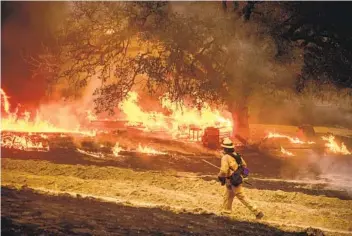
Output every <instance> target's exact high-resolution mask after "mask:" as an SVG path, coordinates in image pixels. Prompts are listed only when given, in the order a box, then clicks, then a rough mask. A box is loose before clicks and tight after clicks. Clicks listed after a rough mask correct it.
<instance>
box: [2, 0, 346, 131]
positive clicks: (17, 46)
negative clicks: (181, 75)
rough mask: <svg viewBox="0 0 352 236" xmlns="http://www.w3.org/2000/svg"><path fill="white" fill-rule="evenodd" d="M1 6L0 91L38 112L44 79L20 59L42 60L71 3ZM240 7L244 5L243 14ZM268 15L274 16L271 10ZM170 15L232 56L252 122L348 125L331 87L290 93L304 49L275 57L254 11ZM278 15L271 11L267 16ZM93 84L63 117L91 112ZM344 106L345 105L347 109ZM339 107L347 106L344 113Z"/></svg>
mask: <svg viewBox="0 0 352 236" xmlns="http://www.w3.org/2000/svg"><path fill="white" fill-rule="evenodd" d="M5 4H6V6H7V7H3V8H2V13H3V14H2V17H3V24H2V35H3V37H2V39H3V40H2V49H3V50H2V59H3V60H2V79H3V80H2V82H3V83H2V87H3V88H4V90H5V91H6V92H7V93H8V94H9V95H10V96H11V102H12V103H14V104H16V103H22V104H23V105H24V106H25V107H28V106H35V107H38V106H39V104H43V102H44V95H45V90H46V80H45V79H46V78H44V77H36V78H35V79H32V71H31V68H30V65H28V64H27V63H26V62H25V61H23V59H22V55H23V54H31V55H33V56H35V55H37V54H40V52H41V50H42V47H41V46H42V44H45V45H49V46H50V45H51V44H53V42H54V41H55V33H56V30H57V29H58V27H59V26H60V24H61V23H62V22H64V19H65V16H66V13H67V9H68V6H69V3H65V2H55V3H53V2H5V3H4V4H3V5H4V6H5ZM244 4H245V3H242V2H241V3H240V8H241V7H243V5H244ZM268 4H269V3H267V4H259V5H258V11H261V9H260V8H261V6H264V7H265V6H266V7H268ZM270 4H273V3H270ZM270 9H271V10H275V7H271V8H270ZM10 10H11V11H10ZM168 10H169V11H170V12H172V13H177V14H181V15H183V16H186V17H194V18H198V19H201V20H202V21H203V22H207V23H208V24H209V28H211V32H212V34H213V35H212V36H213V38H215V39H216V40H219V41H221V43H222V44H223V45H224V50H227V52H228V54H230V55H231V62H230V63H228V66H227V67H226V70H227V71H226V72H227V73H229V74H230V75H231V78H232V81H230V84H231V90H232V91H233V92H232V95H233V99H237V98H238V97H241V96H242V97H247V96H248V103H249V108H250V122H251V123H274V124H293V125H296V124H300V123H311V124H313V125H340V126H344V127H352V123H351V110H350V109H349V108H348V105H349V106H350V105H351V98H350V97H349V96H348V95H347V94H346V96H341V92H340V91H337V90H336V89H335V90H333V91H335V92H334V93H335V95H331V96H330V97H329V98H325V99H321V96H320V94H322V93H325V92H326V93H330V94H332V92H331V91H332V90H331V89H330V90H329V89H327V88H326V89H324V90H322V89H320V86H318V85H315V86H316V88H315V89H310V88H311V87H314V86H313V85H309V86H308V87H307V89H306V91H305V92H304V94H297V93H294V90H295V81H296V80H297V75H298V74H300V71H301V67H302V64H303V56H302V50H301V49H300V48H299V47H298V46H297V47H295V46H294V45H293V46H292V47H291V48H290V49H289V50H288V51H289V52H288V53H287V55H288V56H286V58H279V59H278V58H277V55H278V50H279V49H278V47H277V44H276V42H275V40H274V39H273V38H272V37H271V35H270V34H269V32H268V29H267V27H266V26H265V25H264V24H262V23H261V22H260V19H259V17H257V16H256V14H254V13H253V15H252V18H251V20H250V21H248V22H244V21H243V20H242V18H241V17H239V16H238V15H236V14H235V13H232V12H230V11H229V12H227V13H224V12H223V10H222V5H221V3H220V2H169V4H168ZM8 12H10V13H8ZM5 13H8V14H5ZM280 14H281V13H280V11H279V10H277V9H276V11H275V14H274V13H273V16H272V17H278V16H280ZM5 17H6V18H5ZM287 58H289V59H287ZM93 81H94V79H93ZM263 84H264V85H263ZM98 86H99V84H97V82H92V83H91V84H90V85H89V86H88V88H86V89H84V90H82V91H81V94H80V95H79V96H78V97H77V98H76V104H82V105H81V106H77V105H72V104H71V105H70V106H71V107H72V109H68V110H67V113H70V114H71V113H72V112H71V110H76V108H77V107H78V108H83V107H85V108H86V107H89V106H91V107H90V109H92V107H93V103H92V99H91V97H92V94H93V91H94V89H95V88H96V87H98ZM68 87H69V85H67V84H61V85H57V87H56V88H55V92H54V94H52V95H51V97H50V99H49V100H48V99H46V101H45V103H46V104H47V105H41V106H40V109H41V111H43V112H44V110H45V108H44V107H45V106H47V107H48V110H51V109H53V108H54V104H55V103H57V102H58V101H59V103H60V106H61V105H62V104H63V103H64V101H66V98H65V97H66V94H65V89H67V88H68ZM323 91H324V92H323ZM329 91H330V92H329ZM138 93H139V94H140V97H141V98H143V99H140V102H141V103H140V104H141V105H142V107H145V108H146V109H147V110H149V109H155V108H156V109H157V111H161V107H160V106H158V104H159V103H158V101H157V98H156V97H153V98H148V96H147V94H146V93H145V92H142V91H141V90H138ZM346 98H349V99H346ZM88 100H89V101H88ZM326 100H329V103H326ZM347 101H349V102H350V103H349V104H346V102H347ZM341 104H344V105H343V107H342V105H341ZM49 106H50V107H51V108H50V109H49ZM62 112H64V111H62ZM44 113H46V112H44ZM48 113H50V112H48ZM67 115H68V116H69V114H67Z"/></svg>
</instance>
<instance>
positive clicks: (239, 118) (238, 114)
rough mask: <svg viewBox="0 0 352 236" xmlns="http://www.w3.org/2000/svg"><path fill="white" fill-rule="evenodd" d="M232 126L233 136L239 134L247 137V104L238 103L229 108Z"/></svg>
mask: <svg viewBox="0 0 352 236" xmlns="http://www.w3.org/2000/svg"><path fill="white" fill-rule="evenodd" d="M231 113H232V119H233V122H234V126H233V134H232V135H233V137H234V136H235V135H240V136H241V137H242V138H244V139H246V140H248V139H249V135H250V133H249V122H248V118H249V116H248V106H247V105H246V104H238V105H237V106H235V107H233V109H231Z"/></svg>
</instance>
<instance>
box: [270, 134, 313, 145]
mask: <svg viewBox="0 0 352 236" xmlns="http://www.w3.org/2000/svg"><path fill="white" fill-rule="evenodd" d="M266 138H286V139H288V140H290V142H291V143H295V144H313V143H315V142H312V141H308V142H304V141H302V140H300V139H299V138H297V137H290V136H288V135H284V134H279V133H272V132H269V134H268V135H267V136H266Z"/></svg>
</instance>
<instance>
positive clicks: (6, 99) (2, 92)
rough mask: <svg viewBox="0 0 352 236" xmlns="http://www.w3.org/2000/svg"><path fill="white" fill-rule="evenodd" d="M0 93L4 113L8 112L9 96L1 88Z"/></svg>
mask: <svg viewBox="0 0 352 236" xmlns="http://www.w3.org/2000/svg"><path fill="white" fill-rule="evenodd" d="M0 94H1V97H2V98H3V103H4V106H3V107H4V110H5V112H6V113H9V112H10V103H9V97H8V96H7V95H6V93H5V92H4V90H2V89H1V88H0Z"/></svg>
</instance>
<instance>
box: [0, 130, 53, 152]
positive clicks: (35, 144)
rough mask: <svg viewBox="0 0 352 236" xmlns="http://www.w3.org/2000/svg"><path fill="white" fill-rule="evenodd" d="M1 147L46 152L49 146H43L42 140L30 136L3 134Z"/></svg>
mask: <svg viewBox="0 0 352 236" xmlns="http://www.w3.org/2000/svg"><path fill="white" fill-rule="evenodd" d="M1 147H6V148H11V149H18V150H23V151H39V152H48V151H49V146H48V145H47V146H44V145H43V143H42V142H40V141H37V140H35V139H34V138H32V137H30V136H19V135H14V134H11V135H3V137H2V139H1Z"/></svg>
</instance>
